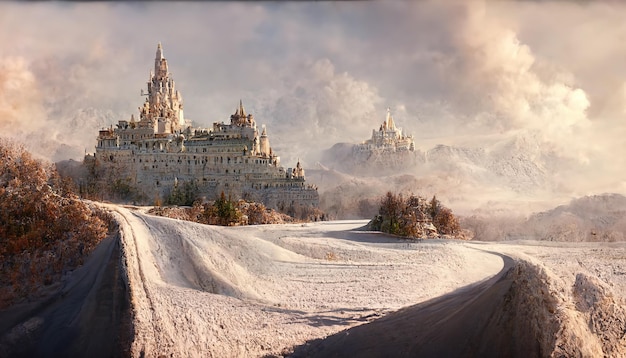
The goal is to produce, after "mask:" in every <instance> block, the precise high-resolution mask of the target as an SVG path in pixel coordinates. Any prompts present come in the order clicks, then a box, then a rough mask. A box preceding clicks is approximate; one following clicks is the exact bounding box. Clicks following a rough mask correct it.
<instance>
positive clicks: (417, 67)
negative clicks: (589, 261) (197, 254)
mask: <svg viewBox="0 0 626 358" xmlns="http://www.w3.org/2000/svg"><path fill="white" fill-rule="evenodd" d="M624 14H626V5H623V4H622V3H620V2H617V1H610V2H609V1H607V2H602V1H598V2H586V1H571V2H567V1H555V2H547V1H515V2H514V1H510V2H509V1H474V2H473V1H432V2H429V1H411V2H408V1H407V2H402V1H378V2H311V3H306V2H288V3H278V2H268V3H263V2H242V3H226V2H218V3H205V2H190V3H178V2H177V3H168V2H157V3H135V2H130V3H123V2H120V3H106V2H104V3H63V2H60V3H56V2H53V3H48V2H41V3H39V2H37V3H26V2H24V3H10V2H9V3H7V2H3V3H0V39H1V40H2V46H0V131H2V133H3V135H4V136H14V137H18V138H26V140H28V141H30V142H29V143H30V145H31V148H33V150H34V151H36V152H38V153H40V154H42V155H46V156H48V157H50V158H52V159H54V160H59V159H67V158H69V157H74V158H80V157H81V156H82V154H83V151H84V150H85V149H86V150H88V151H93V147H94V146H95V136H96V134H97V129H98V128H99V127H100V126H102V125H109V124H112V123H115V122H116V121H117V120H119V119H127V118H129V117H130V115H131V114H133V113H134V114H137V107H138V106H139V105H141V104H142V101H143V98H142V97H140V96H139V94H140V90H141V88H144V86H145V82H146V81H147V80H148V75H149V70H150V68H151V67H152V66H153V59H154V55H155V50H156V45H157V43H158V42H162V44H163V48H164V53H165V57H166V58H167V59H168V61H169V67H170V71H171V72H172V75H173V78H174V79H175V81H176V84H177V88H178V89H179V90H180V91H181V93H182V95H183V98H184V103H185V115H186V116H187V117H188V118H190V119H192V120H193V121H194V123H195V124H197V125H200V126H209V125H210V124H211V123H212V122H214V121H222V120H224V121H227V120H228V117H229V115H230V114H231V113H233V112H234V110H235V106H236V105H237V103H238V101H239V99H242V100H243V102H244V105H245V107H246V109H247V110H248V111H249V112H252V113H253V114H255V117H256V119H257V121H258V122H259V123H260V124H263V123H265V124H267V125H268V133H269V135H270V140H271V143H272V146H273V147H274V148H275V149H276V151H277V152H278V154H279V155H281V156H282V157H283V163H284V164H285V165H287V166H289V165H293V163H290V162H288V161H293V160H295V158H297V157H301V158H303V160H304V161H305V164H306V165H308V166H312V165H314V164H315V161H316V160H317V159H318V158H319V151H320V150H323V149H326V148H328V147H330V146H332V145H333V144H334V143H336V142H359V141H362V140H365V139H367V138H368V137H369V136H370V135H371V129H373V128H377V127H378V126H379V124H380V123H381V122H382V120H383V119H384V116H385V113H386V108H387V107H390V108H391V109H392V112H393V113H394V118H395V120H396V123H397V124H398V125H399V126H402V127H403V128H404V129H405V131H408V132H410V133H412V134H413V135H414V136H415V138H416V145H417V147H418V148H419V149H421V150H428V149H429V148H431V147H432V146H433V145H435V144H439V143H441V144H447V145H463V146H482V147H485V148H487V149H488V150H491V148H492V146H493V145H494V143H498V142H499V141H502V140H505V139H506V138H511V137H516V136H521V137H523V138H532V140H531V141H530V143H531V146H535V147H536V148H534V149H533V150H531V153H530V154H529V155H538V154H537V153H543V154H545V153H550V155H551V156H552V157H553V158H556V159H558V160H562V161H563V162H564V163H567V166H564V168H563V171H562V172H559V173H556V174H555V175H559V176H561V177H564V179H563V178H562V180H565V181H568V182H569V183H580V185H586V186H585V188H588V190H595V191H620V192H623V191H624V190H625V189H626V185H625V181H624V170H623V168H624V167H625V165H624V164H626V161H625V160H624V158H623V155H622V154H623V153H625V152H626V142H625V141H624V136H625V135H626V22H625V21H624V19H623V15H624ZM494 150H495V149H494ZM570 176H571V177H570ZM590 182H593V185H591V184H590ZM604 188H605V189H604ZM583 192H584V191H583Z"/></svg>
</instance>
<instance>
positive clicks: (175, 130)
mask: <svg viewBox="0 0 626 358" xmlns="http://www.w3.org/2000/svg"><path fill="white" fill-rule="evenodd" d="M147 84H148V88H147V93H144V91H143V90H142V95H145V96H146V100H145V102H144V103H143V106H141V107H139V120H136V119H135V117H134V115H131V117H130V120H120V121H119V122H118V124H117V125H116V127H115V128H113V126H111V127H110V128H106V129H102V130H100V132H99V135H98V143H97V146H96V152H95V155H94V156H93V157H91V156H88V157H87V158H86V161H87V160H91V161H93V162H94V165H95V166H96V167H98V168H100V170H101V172H103V173H105V174H104V175H102V176H101V178H100V180H103V181H109V183H110V184H119V185H123V186H124V187H128V188H132V190H135V191H136V192H137V193H139V194H140V195H139V196H140V197H143V198H145V199H147V200H152V199H153V198H165V197H167V196H168V195H169V194H170V193H171V192H172V191H173V190H175V189H176V188H179V187H181V186H183V185H191V186H193V188H194V190H196V191H197V192H198V194H199V196H203V197H205V198H206V199H209V200H211V199H215V198H217V197H218V196H219V195H220V194H221V193H222V192H224V193H225V194H226V195H230V196H231V197H233V198H243V199H246V200H249V201H257V202H262V203H264V204H265V205H266V206H268V207H271V208H276V209H284V208H288V207H293V206H314V207H317V205H318V203H319V196H318V192H317V188H315V187H313V186H311V185H307V184H306V183H305V176H304V169H303V168H302V166H301V164H300V162H299V161H298V163H297V164H296V166H295V168H288V169H285V168H284V167H282V166H281V165H280V157H278V156H277V155H276V153H274V152H273V150H272V148H271V146H270V141H269V137H268V135H267V129H266V128H265V126H262V128H261V132H260V133H259V129H258V128H257V123H256V120H255V119H254V116H253V115H252V114H248V113H246V111H245V109H244V107H243V103H242V102H241V100H240V101H239V105H238V106H237V108H236V110H235V113H234V114H232V115H231V116H230V123H229V124H226V123H224V122H215V123H213V127H212V128H209V129H201V128H194V127H192V125H191V122H190V121H189V120H186V119H185V118H184V114H183V100H182V96H181V94H180V92H179V91H178V90H177V89H176V86H175V83H174V80H173V79H172V77H171V74H170V73H169V70H168V64H167V60H166V59H165V57H164V56H163V48H162V46H161V44H160V43H159V44H158V46H157V51H156V58H155V60H154V71H150V78H149V81H148V83H147ZM111 181H112V183H111Z"/></svg>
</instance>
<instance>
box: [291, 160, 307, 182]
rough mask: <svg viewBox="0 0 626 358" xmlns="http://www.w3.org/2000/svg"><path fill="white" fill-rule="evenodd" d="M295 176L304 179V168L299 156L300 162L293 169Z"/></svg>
mask: <svg viewBox="0 0 626 358" xmlns="http://www.w3.org/2000/svg"><path fill="white" fill-rule="evenodd" d="M293 172H294V173H293V174H294V177H296V178H301V179H304V168H302V165H301V164H300V159H299V158H298V164H296V167H295V169H294V170H293Z"/></svg>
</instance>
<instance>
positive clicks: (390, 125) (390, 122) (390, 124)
mask: <svg viewBox="0 0 626 358" xmlns="http://www.w3.org/2000/svg"><path fill="white" fill-rule="evenodd" d="M385 122H386V123H387V129H389V130H390V131H393V130H396V124H395V123H393V117H392V116H391V109H389V108H387V118H386V119H385Z"/></svg>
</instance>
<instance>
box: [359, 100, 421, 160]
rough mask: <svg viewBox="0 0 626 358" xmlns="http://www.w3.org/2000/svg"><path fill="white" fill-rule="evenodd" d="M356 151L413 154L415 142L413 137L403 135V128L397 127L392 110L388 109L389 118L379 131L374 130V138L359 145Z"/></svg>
mask: <svg viewBox="0 0 626 358" xmlns="http://www.w3.org/2000/svg"><path fill="white" fill-rule="evenodd" d="M354 149H355V151H357V152H374V151H376V152H385V153H396V152H403V151H410V152H413V151H415V142H414V141H413V136H412V135H403V134H402V128H398V127H396V124H395V122H394V120H393V117H392V116H391V110H390V109H389V108H387V118H385V121H384V122H383V124H381V125H380V128H379V129H378V130H376V129H372V138H371V139H369V140H366V141H365V142H363V143H361V144H358V145H357V146H355V148H354Z"/></svg>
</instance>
